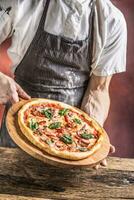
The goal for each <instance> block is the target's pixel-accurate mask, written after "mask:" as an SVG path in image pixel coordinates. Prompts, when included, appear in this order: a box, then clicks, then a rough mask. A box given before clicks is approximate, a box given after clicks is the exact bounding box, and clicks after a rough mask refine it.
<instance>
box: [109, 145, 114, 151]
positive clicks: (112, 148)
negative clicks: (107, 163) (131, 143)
mask: <svg viewBox="0 0 134 200" xmlns="http://www.w3.org/2000/svg"><path fill="white" fill-rule="evenodd" d="M109 153H115V147H114V146H113V145H110V150H109Z"/></svg>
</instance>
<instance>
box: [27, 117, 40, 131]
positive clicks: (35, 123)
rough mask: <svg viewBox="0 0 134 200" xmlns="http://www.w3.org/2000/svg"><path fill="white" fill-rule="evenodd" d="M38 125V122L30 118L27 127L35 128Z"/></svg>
mask: <svg viewBox="0 0 134 200" xmlns="http://www.w3.org/2000/svg"><path fill="white" fill-rule="evenodd" d="M38 127H39V124H38V122H36V121H35V120H34V119H31V121H30V123H29V128H30V129H31V130H37V129H38Z"/></svg>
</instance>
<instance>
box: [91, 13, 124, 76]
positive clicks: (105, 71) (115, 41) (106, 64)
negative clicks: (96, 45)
mask: <svg viewBox="0 0 134 200" xmlns="http://www.w3.org/2000/svg"><path fill="white" fill-rule="evenodd" d="M113 21H114V23H108V24H107V38H106V42H105V45H104V48H103V49H102V52H101V55H100V58H99V61H98V64H97V66H96V67H95V68H94V69H93V74H94V75H96V76H110V75H112V74H115V73H120V72H125V71H126V51H127V26H126V21H125V18H124V16H123V14H121V15H120V17H118V20H116V18H115V19H114V20H112V22H113Z"/></svg>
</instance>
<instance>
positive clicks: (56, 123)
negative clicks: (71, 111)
mask: <svg viewBox="0 0 134 200" xmlns="http://www.w3.org/2000/svg"><path fill="white" fill-rule="evenodd" d="M59 127H61V122H54V123H52V124H50V125H49V126H48V128H50V129H56V128H59Z"/></svg>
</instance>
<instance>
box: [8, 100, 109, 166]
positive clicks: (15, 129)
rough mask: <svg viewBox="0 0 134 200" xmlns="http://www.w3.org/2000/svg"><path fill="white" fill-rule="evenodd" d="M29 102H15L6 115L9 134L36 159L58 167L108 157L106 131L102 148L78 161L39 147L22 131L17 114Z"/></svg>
mask: <svg viewBox="0 0 134 200" xmlns="http://www.w3.org/2000/svg"><path fill="white" fill-rule="evenodd" d="M27 102H29V100H28V101H27V100H21V101H20V102H18V103H16V104H14V105H13V106H12V107H11V108H10V109H9V111H8V113H7V117H6V126H7V130H8V132H9V135H10V136H11V138H12V139H13V141H14V142H15V143H16V144H17V145H18V146H19V147H20V148H21V149H22V150H24V151H25V152H26V153H28V154H29V155H31V156H33V157H34V158H36V159H39V160H41V161H43V162H44V163H47V164H50V165H54V166H57V167H68V168H69V167H91V166H94V165H95V164H97V163H98V162H100V161H101V160H103V159H104V158H106V157H107V155H108V153H109V149H110V142H109V137H108V135H107V134H106V133H104V140H103V142H102V146H101V148H100V149H99V150H98V151H96V152H95V153H94V154H93V155H91V156H89V157H87V158H85V159H82V160H78V161H71V160H66V159H62V158H58V157H55V156H52V155H49V154H48V153H46V152H45V151H42V150H40V149H39V148H38V147H36V146H35V145H33V144H32V143H31V142H30V141H29V140H28V139H27V138H26V137H25V136H24V134H23V133H22V132H21V130H20V128H19V125H18V120H17V117H18V116H17V114H18V111H19V110H20V109H21V107H22V106H23V105H24V104H25V103H27Z"/></svg>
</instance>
